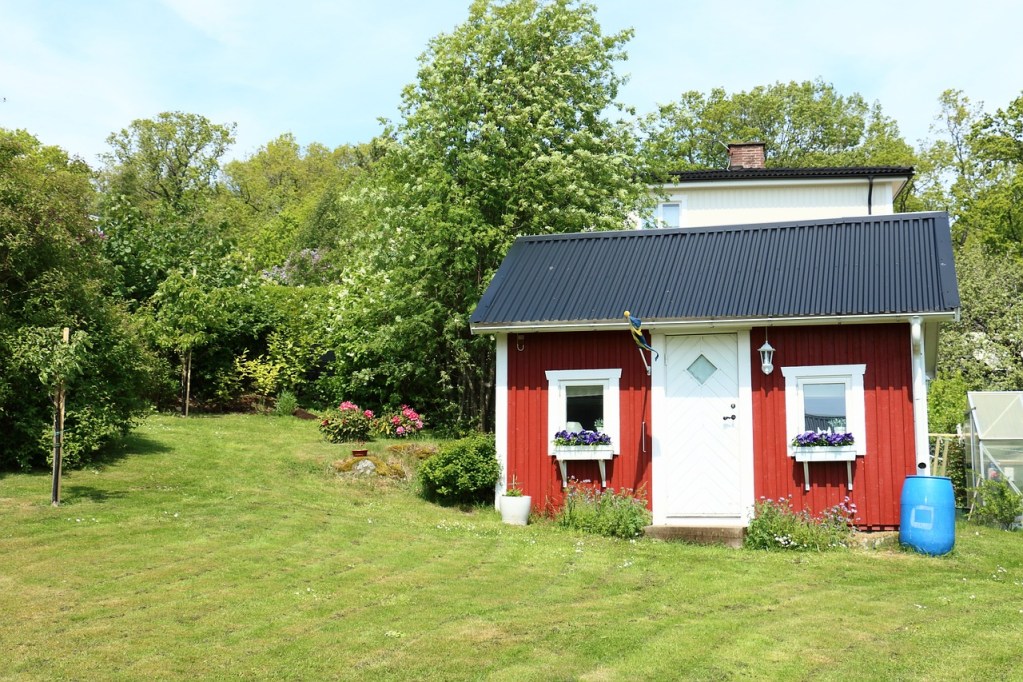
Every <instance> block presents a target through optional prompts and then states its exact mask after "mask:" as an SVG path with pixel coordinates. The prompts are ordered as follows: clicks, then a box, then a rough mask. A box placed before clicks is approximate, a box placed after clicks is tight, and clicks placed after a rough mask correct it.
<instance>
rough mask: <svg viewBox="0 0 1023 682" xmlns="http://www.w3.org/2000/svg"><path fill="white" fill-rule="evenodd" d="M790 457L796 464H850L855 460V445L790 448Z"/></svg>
mask: <svg viewBox="0 0 1023 682" xmlns="http://www.w3.org/2000/svg"><path fill="white" fill-rule="evenodd" d="M789 456H790V457H794V458H795V460H796V461H797V462H852V461H855V460H856V446H855V445H833V446H828V445H813V446H809V447H796V446H794V447H792V448H790V454H789Z"/></svg>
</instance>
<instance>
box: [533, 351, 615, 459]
mask: <svg viewBox="0 0 1023 682" xmlns="http://www.w3.org/2000/svg"><path fill="white" fill-rule="evenodd" d="M546 374H547V424H548V427H549V428H548V430H549V431H550V433H548V434H546V437H547V448H548V453H549V454H554V434H555V433H556V432H558V431H561V430H562V429H565V430H568V431H579V430H582V429H586V430H588V431H601V432H603V433H606V434H607V435H608V436H610V437H611V447H613V448H614V451H615V453H616V454H620V452H621V445H620V434H621V431H620V421H621V410H620V400H619V396H618V384H619V382H620V380H621V378H622V370H621V369H620V368H612V369H567V370H549V371H547V373H546Z"/></svg>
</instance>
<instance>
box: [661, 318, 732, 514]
mask: <svg viewBox="0 0 1023 682" xmlns="http://www.w3.org/2000/svg"><path fill="white" fill-rule="evenodd" d="M664 363H665V381H664V409H663V411H661V412H660V414H661V416H662V420H660V421H659V422H658V423H657V424H656V425H655V427H656V429H657V431H658V435H659V437H660V439H661V458H660V459H661V466H659V467H658V472H657V478H658V481H657V483H656V484H660V485H663V486H664V494H663V496H660V497H661V499H662V500H663V501H664V509H663V515H664V516H665V517H668V518H669V519H670V518H671V517H675V518H679V517H688V518H699V517H703V518H706V519H708V520H710V519H715V518H717V519H721V520H722V521H723V520H724V518H726V517H728V518H738V517H741V516H742V513H743V497H742V493H743V480H742V478H743V472H744V468H743V466H742V461H741V448H740V445H741V442H740V441H741V434H740V432H741V421H742V419H743V415H742V414H741V413H742V412H743V411H742V410H741V409H740V402H739V363H738V342H737V336H736V334H701V335H690V336H668V337H666V339H665V358H664ZM656 484H655V485H656ZM659 515H660V514H659Z"/></svg>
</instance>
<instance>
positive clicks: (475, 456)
mask: <svg viewBox="0 0 1023 682" xmlns="http://www.w3.org/2000/svg"><path fill="white" fill-rule="evenodd" d="M500 475H501V465H500V464H498V462H497V449H496V448H495V447H494V437H493V436H490V435H486V434H475V435H472V436H469V437H467V438H463V439H461V440H457V441H454V442H453V443H450V444H448V445H446V446H445V447H442V448H441V450H440V452H439V453H437V454H436V455H434V456H433V457H430V458H429V459H427V460H426V461H424V462H423V464H422V465H421V466H420V467H419V480H420V482H421V484H422V489H423V494H424V495H425V496H426V497H427V498H428V499H435V500H438V501H440V502H444V503H448V504H453V503H458V502H479V501H483V500H484V499H486V497H487V495H491V494H493V490H494V485H495V484H496V483H497V479H498V478H499V477H500Z"/></svg>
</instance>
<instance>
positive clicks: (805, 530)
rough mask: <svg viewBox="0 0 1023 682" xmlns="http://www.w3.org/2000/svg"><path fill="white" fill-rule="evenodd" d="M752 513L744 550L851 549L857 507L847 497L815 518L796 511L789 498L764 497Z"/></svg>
mask: <svg viewBox="0 0 1023 682" xmlns="http://www.w3.org/2000/svg"><path fill="white" fill-rule="evenodd" d="M753 514H754V518H753V520H752V521H750V524H749V528H748V529H747V531H746V539H745V540H744V541H743V545H744V546H745V547H747V548H749V549H790V550H798V551H810V550H813V551H817V552H822V551H825V550H828V549H834V548H836V547H847V546H848V543H849V536H850V535H851V534H852V522H853V519H854V518H855V517H856V505H855V504H854V503H853V502H850V501H849V498H848V497H847V498H845V501H844V502H842V503H841V504H836V505H835V506H834V507H831V508H830V509H827V510H826V511H824V512H823V513H822V514H821V515H820V516H818V517H813V516H811V515H810V513H809V512H807V511H806V510H805V509H804V510H803V511H798V512H797V511H795V510H794V509H793V508H792V500H791V499H790V498H788V497H783V498H779V499H778V500H772V499H764V498H761V499H760V501H759V502H757V503H756V504H754V505H753Z"/></svg>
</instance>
